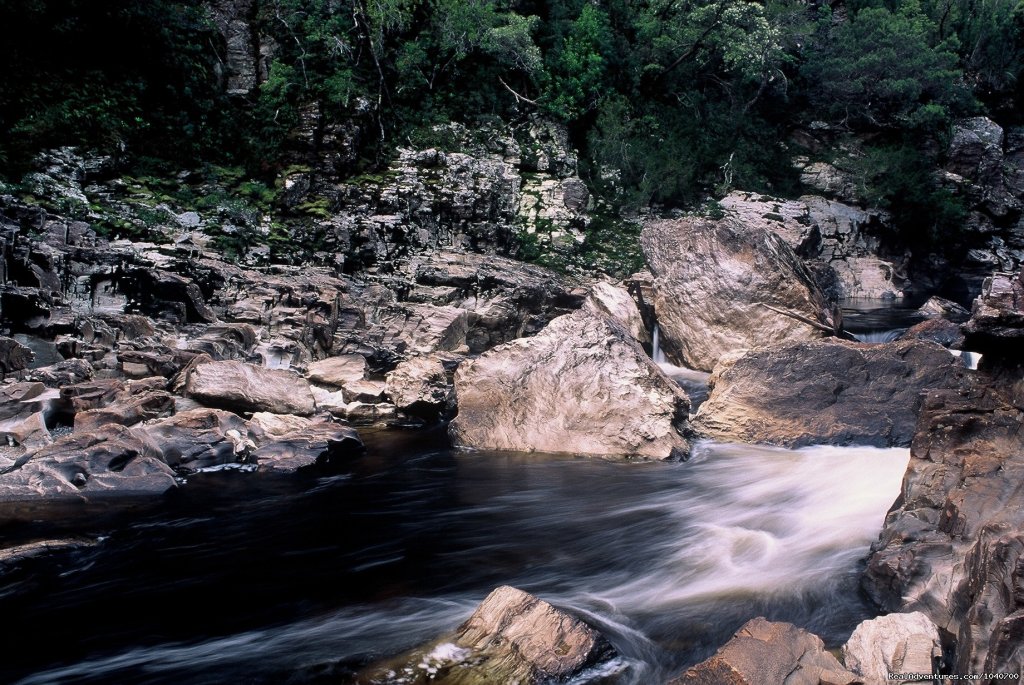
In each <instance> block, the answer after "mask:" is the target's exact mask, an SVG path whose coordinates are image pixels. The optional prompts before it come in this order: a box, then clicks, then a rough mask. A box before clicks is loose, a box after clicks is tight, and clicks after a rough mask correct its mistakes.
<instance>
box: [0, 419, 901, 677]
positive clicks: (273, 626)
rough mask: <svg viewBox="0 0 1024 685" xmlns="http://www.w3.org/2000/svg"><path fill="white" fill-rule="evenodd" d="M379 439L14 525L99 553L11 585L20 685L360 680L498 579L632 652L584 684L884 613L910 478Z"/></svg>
mask: <svg viewBox="0 0 1024 685" xmlns="http://www.w3.org/2000/svg"><path fill="white" fill-rule="evenodd" d="M366 437H367V442H368V446H369V451H368V453H367V455H366V456H365V457H361V458H358V459H355V460H353V461H352V463H351V464H350V467H349V468H348V469H347V470H345V472H343V473H341V474H337V475H334V476H330V477H320V478H308V479H303V478H298V479H296V478H271V477H266V476H262V475H261V474H258V473H256V474H242V473H231V472H221V473H209V474H202V475H200V476H197V477H194V478H193V479H192V481H191V482H190V483H189V484H188V486H187V487H185V488H182V489H180V490H179V491H178V492H176V493H174V494H173V495H172V496H171V497H169V498H167V499H166V500H164V501H162V502H160V503H159V504H156V505H151V506H148V507H145V508H133V509H127V510H125V509H123V508H117V509H113V510H109V511H107V510H104V511H102V512H100V513H96V512H93V513H91V514H88V515H78V516H75V517H72V518H67V517H64V518H57V519H54V518H53V517H43V516H40V515H32V516H29V517H27V520H21V521H7V522H6V523H4V524H3V525H2V526H0V534H3V535H4V538H5V541H6V542H7V543H8V544H10V543H12V542H18V541H23V540H26V539H30V538H32V537H41V536H47V535H69V534H74V535H79V536H83V537H85V538H86V539H88V540H90V541H91V542H92V544H91V546H88V547H84V548H80V549H75V550H71V551H67V552H64V553H59V554H55V555H53V556H50V557H48V558H45V559H38V560H32V561H29V562H25V563H24V564H23V565H22V566H21V567H20V568H18V569H15V570H14V571H13V572H10V573H8V574H7V575H6V576H5V577H4V578H3V579H2V580H0V588H2V589H0V612H2V615H3V616H4V618H5V624H6V627H5V633H6V637H5V639H4V643H5V655H4V659H3V660H2V666H0V681H2V682H16V683H19V684H21V685H29V684H41V683H61V684H70V683H97V684H98V683H104V684H108V683H119V684H120V683H176V684H182V683H189V684H203V683H211V684H212V683H217V684H221V683H285V682H287V683H345V682H347V681H348V680H349V677H348V675H349V674H350V673H351V672H352V671H353V670H354V669H357V668H358V667H359V666H361V665H363V664H365V663H367V662H369V661H372V660H374V659H376V658H379V657H382V656H388V655H391V654H395V653H397V652H400V651H402V650H404V649H406V648H408V647H411V646H413V645H416V644H418V643H420V642H423V641H426V640H429V639H431V638H433V637H436V636H438V635H439V634H441V633H442V632H444V631H447V630H450V629H452V628H453V627H455V626H457V625H458V624H459V623H460V622H461V621H462V620H464V619H465V618H466V617H467V616H468V615H469V614H470V613H471V612H472V610H473V608H474V606H475V605H476V604H478V603H479V602H480V601H481V600H482V599H483V598H484V597H485V596H486V594H487V593H488V592H489V591H490V590H491V589H493V588H494V587H496V586H498V585H502V584H509V585H514V586H517V587H519V588H521V589H524V590H527V591H529V592H533V593H535V594H537V595H539V596H540V597H542V598H544V599H546V600H548V601H551V602H552V603H553V604H555V605H557V606H560V607H566V608H569V609H572V610H573V611H575V612H578V613H579V614H581V615H583V616H585V617H586V618H587V619H588V620H589V621H590V622H592V623H593V624H595V625H597V626H599V627H600V628H601V629H602V630H603V631H604V632H605V633H606V634H607V635H608V636H609V638H610V639H611V642H612V643H613V644H614V646H615V647H616V648H617V650H618V651H619V653H620V654H621V655H622V656H621V658H620V659H618V660H617V661H616V662H614V663H613V664H612V665H611V666H610V667H608V666H606V667H605V668H604V669H603V673H604V675H603V676H599V675H598V674H595V673H590V674H585V675H584V676H583V677H582V678H580V679H579V680H577V681H576V682H578V683H583V682H603V683H656V682H659V681H661V680H664V679H666V678H667V677H668V676H670V675H674V674H675V673H677V672H678V671H679V670H680V669H681V668H683V667H684V666H686V665H688V664H692V663H694V662H696V661H698V660H701V659H703V658H705V657H706V656H708V655H709V654H710V653H712V652H713V651H714V649H715V648H716V647H718V646H720V645H721V644H722V643H723V642H725V641H726V640H727V639H728V638H729V636H730V635H731V633H732V632H733V631H734V630H735V629H736V628H737V627H738V626H740V625H741V624H742V623H743V622H745V621H746V620H748V619H750V618H752V617H755V616H759V615H763V616H767V617H768V618H769V619H773V620H783V621H790V622H793V623H795V624H797V625H799V626H802V627H805V628H807V629H808V630H811V631H813V632H815V633H817V634H819V635H821V636H822V637H823V638H824V639H825V640H826V642H827V643H828V644H830V645H832V646H835V645H838V644H840V643H841V642H842V641H844V640H845V638H846V637H847V636H848V635H849V633H850V632H851V631H852V629H853V628H854V626H855V625H856V624H857V623H858V622H859V621H861V620H863V619H865V618H868V617H870V616H872V615H873V613H872V610H871V608H870V607H869V606H868V605H867V604H865V602H864V600H863V599H862V597H861V595H860V593H859V591H858V578H859V573H860V571H861V568H862V564H863V559H864V558H865V556H866V554H867V551H868V546H869V545H870V543H871V542H872V541H873V540H874V539H875V538H876V537H877V534H878V531H879V529H880V527H881V524H882V519H883V517H884V515H885V512H886V510H887V509H888V508H889V506H890V505H891V504H892V502H893V501H894V499H895V498H896V496H897V494H898V491H899V485H900V481H901V478H902V475H903V472H904V470H905V468H906V464H907V460H908V450H905V449H889V450H882V449H873V448H859V447H845V448H839V447H813V448H807V449H802V450H795V451H791V450H783V449H775V448H765V447H751V446H735V445H720V444H713V443H701V444H699V445H698V446H697V449H696V450H695V454H694V456H693V458H691V459H690V460H689V461H688V462H684V463H625V462H613V461H604V460H599V459H578V458H568V457H563V456H552V455H510V454H493V453H482V452H457V451H454V450H452V449H450V448H448V447H447V444H446V442H445V439H444V434H443V432H442V431H433V432H428V433H405V434H399V435H395V434H387V433H380V434H368V435H367V436H366ZM22 518H23V519H26V517H25V516H24V513H23V512H22ZM609 672H612V673H613V676H612V677H611V678H608V677H607V674H608V673H609Z"/></svg>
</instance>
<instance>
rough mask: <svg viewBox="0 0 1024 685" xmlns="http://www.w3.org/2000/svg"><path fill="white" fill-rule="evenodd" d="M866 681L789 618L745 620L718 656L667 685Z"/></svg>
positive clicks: (845, 683)
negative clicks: (782, 619) (782, 620)
mask: <svg viewBox="0 0 1024 685" xmlns="http://www.w3.org/2000/svg"><path fill="white" fill-rule="evenodd" d="M862 682H863V681H862V680H861V679H860V678H859V677H857V675H856V674H854V673H851V672H849V671H847V670H846V669H845V668H844V667H843V665H842V664H841V663H839V660H838V659H836V658H835V657H834V656H832V655H831V654H829V653H828V652H826V651H825V645H824V643H823V642H822V641H821V638H819V637H818V636H817V635H813V634H811V633H808V632H806V631H804V630H801V629H799V628H797V627H796V626H794V625H791V624H789V623H774V622H771V621H768V620H766V619H764V618H755V619H752V620H750V621H747V622H746V623H745V624H744V625H743V627H742V628H740V629H739V630H738V631H736V634H735V635H733V637H732V639H731V640H729V642H727V643H726V644H725V645H724V646H723V647H722V648H721V649H719V650H718V651H717V652H716V653H715V654H714V656H712V657H711V658H709V659H707V660H706V661H702V662H701V663H699V664H697V665H696V666H693V667H692V668H690V669H689V670H687V671H686V673H684V674H683V675H681V676H680V677H678V678H676V679H675V680H672V681H671V682H670V683H669V685H857V684H859V683H862Z"/></svg>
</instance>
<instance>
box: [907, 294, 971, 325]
mask: <svg viewBox="0 0 1024 685" xmlns="http://www.w3.org/2000/svg"><path fill="white" fill-rule="evenodd" d="M917 313H918V314H920V315H921V316H924V317H926V318H929V319H935V318H942V319H947V320H949V321H952V322H953V323H966V322H967V320H968V319H969V318H971V313H970V312H969V311H967V310H966V309H964V308H963V307H961V306H960V305H958V304H957V303H956V302H953V301H952V300H947V299H946V298H944V297H938V296H933V297H929V298H928V301H927V302H925V303H924V304H923V305H921V306H920V307H918V309H917Z"/></svg>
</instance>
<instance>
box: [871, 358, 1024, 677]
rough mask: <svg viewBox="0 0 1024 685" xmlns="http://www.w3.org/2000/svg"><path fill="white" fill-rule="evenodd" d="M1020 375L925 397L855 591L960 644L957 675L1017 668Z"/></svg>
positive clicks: (1021, 609) (1023, 382) (1022, 510)
mask: <svg viewBox="0 0 1024 685" xmlns="http://www.w3.org/2000/svg"><path fill="white" fill-rule="evenodd" d="M1022 388H1024V373H1022V372H1021V371H1020V370H1017V369H1014V370H1012V371H1003V372H1000V373H999V374H995V373H993V374H992V375H989V374H988V373H987V372H978V373H975V374H971V375H969V376H967V377H966V378H965V382H964V385H963V386H962V387H960V388H957V389H947V390H932V391H929V392H928V393H927V395H926V397H925V401H924V405H923V407H922V409H921V415H920V419H919V421H918V425H917V432H916V434H915V436H914V441H913V444H912V445H911V449H910V464H909V466H908V468H907V473H906V476H905V477H904V480H903V488H902V493H901V495H900V497H899V499H898V500H897V502H896V505H895V506H894V508H893V510H892V511H890V512H889V514H888V515H887V516H886V519H885V525H884V527H883V529H882V532H881V534H880V536H879V539H878V541H877V542H876V543H875V544H874V545H873V546H872V549H871V555H870V557H869V558H868V564H867V569H866V571H865V574H864V578H863V582H862V586H863V588H864V590H865V591H866V592H867V594H868V596H869V597H871V599H872V600H874V601H875V602H876V603H877V604H878V605H879V606H880V607H881V608H882V609H883V610H885V611H892V612H911V611H920V612H922V613H924V614H925V615H926V616H928V618H930V619H931V620H932V621H933V622H934V623H935V624H936V625H938V626H939V628H940V629H941V630H942V631H943V632H945V633H947V634H948V635H952V636H954V638H955V641H956V662H955V664H953V665H952V669H951V670H952V672H953V673H1000V672H1018V673H1019V672H1021V669H1022V668H1024V649H1022V645H1024V639H1022V638H1024V631H1022V628H1024V626H1022V622H1021V618H1020V617H1021V616H1022V615H1024V597H1022V596H1021V594H1020V593H1019V592H1018V591H1016V590H1015V588H1020V587H1022V586H1024V533H1022V532H1021V531H1022V530H1024V492H1022V490H1021V487H1020V484H1021V482H1024V430H1022V426H1024V411H1022V410H1021V407H1022V406H1024V401H1022V400H1024V397H1022V396H1021V392H1022Z"/></svg>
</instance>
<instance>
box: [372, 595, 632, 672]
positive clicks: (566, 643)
mask: <svg viewBox="0 0 1024 685" xmlns="http://www.w3.org/2000/svg"><path fill="white" fill-rule="evenodd" d="M613 654H614V652H613V651H612V648H611V646H610V645H609V644H608V641H607V640H606V639H605V638H604V637H603V636H602V635H601V634H600V633H598V632H597V631H596V630H594V629H593V628H591V627H590V626H588V625H587V624H585V623H583V621H581V620H579V619H578V618H576V617H574V616H572V615H570V614H568V613H566V612H564V611H561V610H559V609H556V608H555V607H553V606H551V605H550V604H548V603H547V602H545V601H544V600H542V599H538V598H537V597H534V596H533V595H530V594H527V593H525V592H523V591H522V590H517V589H516V588H513V587H508V586H503V587H499V588H497V589H496V590H494V591H493V592H491V594H489V595H488V596H487V598H486V599H485V600H484V601H483V602H482V603H481V604H480V606H478V607H477V609H476V611H474V612H473V615H472V616H470V617H469V619H468V620H467V621H466V622H465V623H463V624H462V625H461V626H459V627H458V628H457V629H456V630H455V632H454V633H453V634H451V635H447V636H445V637H443V638H442V639H441V640H439V641H435V642H432V643H430V644H428V645H426V646H425V647H421V648H419V649H415V650H412V651H411V652H409V653H407V654H403V655H401V656H399V657H397V658H395V659H392V660H389V661H388V662H386V663H384V664H380V665H376V666H373V667H371V668H369V669H367V670H365V671H363V672H362V673H360V674H358V675H357V677H356V682H357V683H366V684H369V683H383V682H394V677H395V674H396V673H401V674H403V680H402V682H407V683H412V684H414V685H426V684H427V683H436V684H437V685H473V684H474V683H518V684H519V685H541V684H543V683H556V682H557V683H561V682H567V681H569V680H570V679H571V678H572V677H573V676H574V675H576V674H578V673H579V672H580V671H582V670H583V669H584V668H586V667H587V666H589V665H591V664H595V663H599V662H601V661H603V660H605V659H608V658H610V657H611V656H612V655H613ZM389 674H390V675H389Z"/></svg>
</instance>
